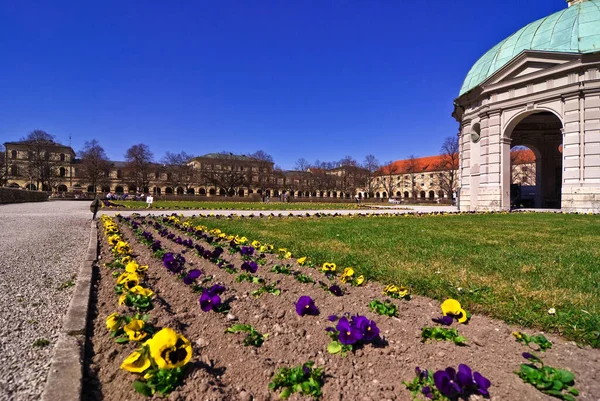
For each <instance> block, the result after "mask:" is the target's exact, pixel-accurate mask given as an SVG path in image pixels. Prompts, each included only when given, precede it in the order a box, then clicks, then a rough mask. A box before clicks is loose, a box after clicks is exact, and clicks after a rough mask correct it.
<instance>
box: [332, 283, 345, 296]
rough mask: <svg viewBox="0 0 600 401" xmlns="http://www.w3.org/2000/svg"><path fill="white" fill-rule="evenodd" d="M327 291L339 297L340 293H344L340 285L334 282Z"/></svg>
mask: <svg viewBox="0 0 600 401" xmlns="http://www.w3.org/2000/svg"><path fill="white" fill-rule="evenodd" d="M329 292H330V293H332V294H333V295H335V296H336V297H341V296H342V295H344V292H343V291H342V289H341V288H340V286H339V285H335V284H334V285H332V286H331V287H329Z"/></svg>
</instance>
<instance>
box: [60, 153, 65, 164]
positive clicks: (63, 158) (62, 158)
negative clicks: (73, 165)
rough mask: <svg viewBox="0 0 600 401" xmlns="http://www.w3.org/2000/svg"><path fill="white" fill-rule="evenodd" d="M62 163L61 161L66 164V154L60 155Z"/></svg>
mask: <svg viewBox="0 0 600 401" xmlns="http://www.w3.org/2000/svg"><path fill="white" fill-rule="evenodd" d="M60 161H61V162H64V161H65V154H64V153H61V154H60Z"/></svg>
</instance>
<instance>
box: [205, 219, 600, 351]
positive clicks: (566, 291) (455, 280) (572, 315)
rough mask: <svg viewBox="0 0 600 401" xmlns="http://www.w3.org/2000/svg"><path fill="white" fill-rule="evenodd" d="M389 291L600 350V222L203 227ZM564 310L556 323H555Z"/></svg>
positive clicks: (235, 223) (211, 222)
mask: <svg viewBox="0 0 600 401" xmlns="http://www.w3.org/2000/svg"><path fill="white" fill-rule="evenodd" d="M196 222H197V223H199V224H204V225H206V226H208V227H211V228H214V227H218V228H220V229H221V230H223V231H224V232H226V233H228V234H241V235H245V236H247V237H248V238H250V239H258V240H260V241H266V242H268V243H272V244H274V245H275V246H279V247H286V248H288V249H289V250H290V251H292V253H293V254H294V256H295V257H301V256H309V258H310V259H311V260H313V261H314V262H316V263H319V264H322V263H323V262H325V261H332V262H336V263H337V264H338V266H339V267H346V266H352V267H355V268H357V270H360V272H361V273H364V274H365V275H366V276H367V277H368V278H370V279H374V280H377V281H379V282H381V283H382V284H388V283H396V284H405V285H410V286H411V287H412V288H413V292H414V293H416V294H421V295H425V296H429V297H433V298H436V299H439V300H442V299H444V298H447V297H453V298H456V299H458V300H460V301H461V303H462V304H463V305H464V306H465V307H466V308H467V309H468V310H469V311H470V312H475V313H484V314H487V315H489V316H493V317H496V318H500V319H503V320H505V321H507V322H509V323H514V324H519V325H522V326H526V327H532V328H537V329H543V330H546V331H548V332H555V333H559V334H561V335H563V336H565V337H566V338H570V339H574V340H577V341H579V342H581V343H585V344H590V345H592V346H594V347H600V333H599V332H600V286H599V284H600V258H599V256H600V246H599V244H600V216H588V215H562V214H542V213H535V214H504V215H501V214H488V215H486V214H478V215H455V216H449V215H446V216H427V217H412V216H411V217H352V218H349V217H337V218H332V217H327V218H310V219H307V218H303V219H298V218H274V219H218V220H217V219H210V218H207V219H196ZM549 308H556V312H557V313H556V315H554V316H552V315H549V314H548V309H549Z"/></svg>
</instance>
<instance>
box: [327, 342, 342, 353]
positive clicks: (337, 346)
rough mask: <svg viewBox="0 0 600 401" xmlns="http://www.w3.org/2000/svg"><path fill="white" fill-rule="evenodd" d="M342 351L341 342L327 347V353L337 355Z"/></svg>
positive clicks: (331, 343)
mask: <svg viewBox="0 0 600 401" xmlns="http://www.w3.org/2000/svg"><path fill="white" fill-rule="evenodd" d="M341 351H342V343H340V342H339V341H332V342H330V343H329V344H328V345H327V352H329V353H330V354H337V353H340V352H341Z"/></svg>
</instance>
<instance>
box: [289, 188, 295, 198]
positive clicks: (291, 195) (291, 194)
mask: <svg viewBox="0 0 600 401" xmlns="http://www.w3.org/2000/svg"><path fill="white" fill-rule="evenodd" d="M293 196H294V191H292V190H290V198H292V197H293Z"/></svg>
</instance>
